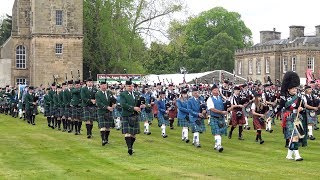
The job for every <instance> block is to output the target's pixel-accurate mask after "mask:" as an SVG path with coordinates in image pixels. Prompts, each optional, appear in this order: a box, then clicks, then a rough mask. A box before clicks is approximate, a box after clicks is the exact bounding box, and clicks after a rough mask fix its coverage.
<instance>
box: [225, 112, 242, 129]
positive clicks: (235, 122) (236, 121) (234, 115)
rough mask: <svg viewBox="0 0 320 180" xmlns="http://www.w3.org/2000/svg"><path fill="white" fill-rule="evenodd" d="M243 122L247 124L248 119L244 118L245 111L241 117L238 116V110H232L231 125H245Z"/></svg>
mask: <svg viewBox="0 0 320 180" xmlns="http://www.w3.org/2000/svg"><path fill="white" fill-rule="evenodd" d="M243 124H246V120H245V118H244V115H243V112H242V116H241V117H240V118H238V117H237V111H232V114H231V121H230V123H229V125H232V126H237V125H243Z"/></svg>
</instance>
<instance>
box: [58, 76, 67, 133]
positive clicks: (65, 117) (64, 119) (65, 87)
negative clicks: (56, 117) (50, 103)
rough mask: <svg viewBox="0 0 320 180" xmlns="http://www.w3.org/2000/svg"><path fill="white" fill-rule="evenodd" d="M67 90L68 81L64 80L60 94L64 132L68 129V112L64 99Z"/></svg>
mask: <svg viewBox="0 0 320 180" xmlns="http://www.w3.org/2000/svg"><path fill="white" fill-rule="evenodd" d="M66 90H67V83H66V82H64V83H62V91H61V92H60V94H59V100H60V108H61V110H60V112H61V122H62V132H66V131H67V122H66V121H67V116H66V114H67V112H66V108H65V107H66V104H65V101H64V96H65V95H64V94H65V92H66Z"/></svg>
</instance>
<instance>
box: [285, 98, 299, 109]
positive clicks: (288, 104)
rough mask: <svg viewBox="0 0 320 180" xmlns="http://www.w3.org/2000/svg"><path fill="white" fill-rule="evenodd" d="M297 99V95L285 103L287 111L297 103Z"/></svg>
mask: <svg viewBox="0 0 320 180" xmlns="http://www.w3.org/2000/svg"><path fill="white" fill-rule="evenodd" d="M297 99H298V96H297V95H295V96H293V97H292V99H291V100H290V101H287V102H286V103H285V105H284V106H285V108H286V109H287V108H288V107H290V106H291V105H292V104H293V103H294V102H296V100H297Z"/></svg>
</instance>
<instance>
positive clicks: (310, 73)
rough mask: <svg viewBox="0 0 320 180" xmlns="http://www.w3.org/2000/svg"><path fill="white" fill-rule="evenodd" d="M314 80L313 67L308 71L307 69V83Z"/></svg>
mask: <svg viewBox="0 0 320 180" xmlns="http://www.w3.org/2000/svg"><path fill="white" fill-rule="evenodd" d="M312 80H313V77H312V69H307V71H306V83H307V84H308V83H309V82H310V81H312Z"/></svg>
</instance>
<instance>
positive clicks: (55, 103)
mask: <svg viewBox="0 0 320 180" xmlns="http://www.w3.org/2000/svg"><path fill="white" fill-rule="evenodd" d="M53 107H55V108H59V107H61V106H60V101H59V94H57V93H56V94H54V95H53Z"/></svg>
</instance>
